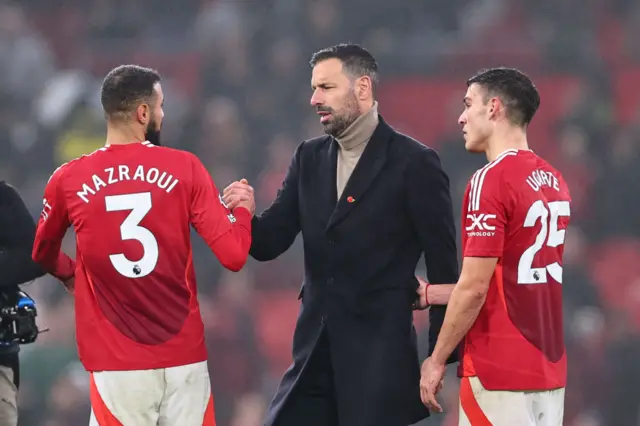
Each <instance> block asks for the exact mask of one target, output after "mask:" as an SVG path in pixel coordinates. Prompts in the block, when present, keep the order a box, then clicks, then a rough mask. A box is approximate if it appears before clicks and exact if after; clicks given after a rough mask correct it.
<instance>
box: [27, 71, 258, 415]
mask: <svg viewBox="0 0 640 426" xmlns="http://www.w3.org/2000/svg"><path fill="white" fill-rule="evenodd" d="M163 98H164V97H163V94H162V87H161V85H160V76H159V75H158V73H157V72H156V71H154V70H151V69H147V68H143V67H139V66H134V65H123V66H120V67H117V68H115V69H114V70H112V71H111V72H110V73H109V74H108V75H107V76H106V78H105V80H104V83H103V85H102V92H101V101H102V106H103V108H104V112H105V115H106V118H107V140H106V145H105V146H104V147H103V148H100V149H98V150H97V151H95V152H93V153H92V154H89V155H85V156H82V157H81V158H78V159H76V160H73V161H71V162H69V163H67V164H65V165H63V166H62V167H60V168H58V169H57V170H56V171H55V172H54V173H53V175H52V176H51V178H50V180H49V182H48V183H47V186H46V189H45V194H44V197H45V201H44V206H45V207H44V211H43V214H42V217H41V219H40V221H39V223H38V228H37V233H36V238H35V244H34V247H33V253H32V256H33V259H34V260H35V261H36V262H38V263H39V264H40V265H42V266H43V267H44V268H45V269H46V270H48V271H53V270H54V267H55V265H56V262H55V261H56V259H57V258H58V254H59V253H60V244H61V241H62V238H63V237H64V235H65V232H66V230H67V228H68V227H69V226H70V225H73V228H74V230H75V233H76V247H77V250H76V268H75V291H74V294H75V299H76V301H75V309H76V330H77V342H78V353H79V356H80V360H81V361H82V363H83V365H84V367H85V368H86V369H87V370H88V371H89V372H90V374H91V388H90V389H91V390H90V397H91V405H92V415H91V423H90V424H91V425H100V426H114V425H136V426H146V425H149V426H151V425H154V426H155V425H181V426H196V425H198V426H200V425H207V426H212V425H214V424H215V419H214V412H213V397H212V395H211V389H210V381H209V373H208V371H207V364H206V359H207V353H206V349H205V342H204V327H203V323H202V319H201V316H200V310H199V307H198V301H197V289H196V281H195V273H194V269H193V262H192V251H191V241H190V226H193V227H194V228H195V230H196V231H197V232H198V233H199V234H200V235H201V236H202V237H203V239H204V240H205V241H206V243H207V244H208V245H209V247H210V248H211V250H212V251H213V252H214V253H215V255H216V257H217V258H218V259H219V260H220V262H221V263H222V265H224V267H226V268H228V269H230V270H233V271H237V270H239V269H241V268H242V267H243V265H244V264H245V262H246V259H247V257H248V253H249V247H250V245H251V217H252V213H253V211H254V209H255V207H254V205H253V204H252V203H245V204H243V205H241V206H238V208H235V209H234V210H233V212H231V211H229V210H228V209H227V208H226V206H225V205H224V204H223V203H222V199H221V197H220V194H219V193H218V190H217V189H216V186H215V185H214V183H213V181H212V179H211V177H210V176H209V174H208V173H207V170H206V169H205V167H204V166H203V164H202V163H201V162H200V161H199V160H198V159H197V158H196V157H195V156H194V155H192V154H190V153H188V152H185V151H179V150H175V149H171V148H167V147H162V146H159V136H160V127H161V125H162V119H163V116H164V113H163V111H162V104H163Z"/></svg>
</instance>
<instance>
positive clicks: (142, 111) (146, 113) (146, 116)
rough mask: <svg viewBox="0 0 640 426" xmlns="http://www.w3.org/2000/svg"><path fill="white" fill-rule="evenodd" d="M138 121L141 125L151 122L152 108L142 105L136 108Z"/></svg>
mask: <svg viewBox="0 0 640 426" xmlns="http://www.w3.org/2000/svg"><path fill="white" fill-rule="evenodd" d="M136 119H137V120H138V122H140V124H144V125H146V124H147V123H149V121H150V120H151V106H150V105H149V104H140V105H138V108H136Z"/></svg>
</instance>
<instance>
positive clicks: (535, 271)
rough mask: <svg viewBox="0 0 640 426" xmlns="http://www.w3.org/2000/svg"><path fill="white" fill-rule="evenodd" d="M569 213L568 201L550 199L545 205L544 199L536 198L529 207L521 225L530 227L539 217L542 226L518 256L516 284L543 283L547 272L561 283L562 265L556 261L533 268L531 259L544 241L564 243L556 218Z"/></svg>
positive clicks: (554, 243) (562, 230)
mask: <svg viewBox="0 0 640 426" xmlns="http://www.w3.org/2000/svg"><path fill="white" fill-rule="evenodd" d="M570 215H571V206H570V204H569V202H568V201H552V202H550V203H549V204H548V206H547V205H545V203H544V201H542V200H538V201H536V202H535V203H533V205H532V206H531V207H530V208H529V211H528V212H527V217H526V218H525V220H524V224H523V226H524V227H525V228H531V227H533V226H535V224H536V223H537V222H538V219H540V222H541V225H542V226H541V227H540V232H539V233H538V236H537V237H536V241H535V242H534V243H533V245H532V246H531V247H529V248H528V249H526V250H525V251H524V253H522V256H521V257H520V262H519V263H518V284H544V283H546V282H547V273H549V275H551V278H553V279H554V280H556V281H557V282H558V283H560V284H562V266H561V265H560V264H559V263H558V262H554V263H552V264H551V265H547V266H545V267H544V268H533V267H532V265H533V259H534V258H535V256H536V254H537V253H538V252H539V251H540V250H541V249H542V247H543V246H544V245H545V242H546V245H547V246H548V247H558V246H559V245H562V244H564V235H565V231H564V229H558V218H559V217H560V216H570ZM549 216H551V218H549Z"/></svg>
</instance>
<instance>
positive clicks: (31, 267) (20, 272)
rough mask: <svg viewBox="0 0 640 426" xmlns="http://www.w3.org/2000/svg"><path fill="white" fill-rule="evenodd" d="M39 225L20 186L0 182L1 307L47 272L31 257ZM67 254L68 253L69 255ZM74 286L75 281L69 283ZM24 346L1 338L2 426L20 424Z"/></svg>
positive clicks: (9, 303) (13, 299) (12, 302)
mask: <svg viewBox="0 0 640 426" xmlns="http://www.w3.org/2000/svg"><path fill="white" fill-rule="evenodd" d="M35 234H36V224H35V222H34V220H33V218H32V217H31V214H30V213H29V210H28V209H27V206H26V205H25V204H24V202H23V201H22V198H21V197H20V194H19V193H18V191H16V189H15V188H14V187H13V186H11V185H9V184H8V183H6V182H4V181H0V308H3V307H9V306H13V305H14V304H15V303H16V300H17V296H18V292H19V291H20V288H19V287H18V285H19V284H23V283H26V282H29V281H33V280H35V279H36V278H38V277H41V276H43V275H44V274H45V272H44V271H43V270H42V269H41V268H40V267H39V266H38V265H37V264H36V263H35V262H34V261H33V260H31V250H32V248H33V239H34V237H35ZM65 257H66V256H65ZM67 285H71V282H69V283H67ZM19 351H20V346H19V344H18V343H17V342H2V341H0V425H2V426H12V425H17V424H18V401H17V397H18V386H19V383H20V362H19V355H18V353H19Z"/></svg>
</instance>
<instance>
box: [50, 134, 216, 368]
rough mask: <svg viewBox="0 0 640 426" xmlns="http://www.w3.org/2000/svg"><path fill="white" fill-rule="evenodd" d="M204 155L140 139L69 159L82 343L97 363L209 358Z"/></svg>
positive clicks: (65, 184)
mask: <svg viewBox="0 0 640 426" xmlns="http://www.w3.org/2000/svg"><path fill="white" fill-rule="evenodd" d="M198 165H200V163H199V162H197V161H195V157H194V156H193V155H192V154H190V153H187V152H183V151H178V150H174V149H171V148H164V147H156V146H154V145H151V144H149V143H136V144H128V145H112V146H106V147H104V148H101V149H99V150H97V151H95V152H94V153H92V154H90V155H87V156H83V157H81V158H80V159H78V160H75V161H74V162H72V163H70V164H68V165H66V166H64V167H65V168H66V170H65V171H64V173H63V174H62V176H61V178H60V184H59V190H60V191H62V192H63V194H62V195H63V197H64V200H65V202H66V207H67V211H68V217H69V220H70V222H71V224H72V225H73V227H74V229H75V232H76V241H77V264H78V266H77V272H76V314H77V319H78V321H77V333H78V345H79V353H80V357H81V359H82V360H83V362H84V363H85V367H86V368H87V369H88V370H92V369H93V370H112V369H120V370H129V369H148V368H163V367H170V366H174V365H181V364H188V363H192V362H199V361H203V360H204V359H206V351H205V347H204V340H203V339H204V338H203V325H202V320H201V317H200V312H199V308H198V303H197V296H196V295H197V289H196V283H195V274H194V270H193V264H192V252H191V243H190V222H191V219H192V218H191V216H192V213H193V212H192V210H193V204H194V199H193V197H194V192H195V190H196V188H195V185H196V182H195V180H196V179H197V178H198V175H197V172H198V171H199V170H197V166H198ZM216 201H217V200H216ZM215 204H218V207H219V203H214V205H211V207H210V208H211V209H214V208H215V207H216V206H215ZM225 219H226V217H225ZM226 225H227V226H228V223H227V224H226ZM225 229H226V228H225V226H224V224H221V225H220V232H223V231H224V230H225ZM212 232H214V233H215V232H216V230H212Z"/></svg>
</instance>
